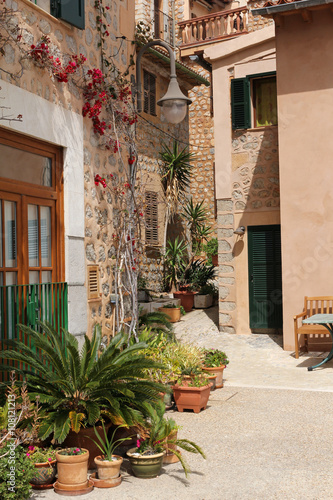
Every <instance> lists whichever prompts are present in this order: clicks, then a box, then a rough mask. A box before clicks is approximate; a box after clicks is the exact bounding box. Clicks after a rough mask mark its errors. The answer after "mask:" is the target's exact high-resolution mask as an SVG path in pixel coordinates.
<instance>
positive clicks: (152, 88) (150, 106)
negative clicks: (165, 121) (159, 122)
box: [143, 70, 156, 115]
mask: <svg viewBox="0 0 333 500" xmlns="http://www.w3.org/2000/svg"><path fill="white" fill-rule="evenodd" d="M143 89H144V107H143V109H144V112H145V113H149V114H150V115H156V76H155V75H152V74H150V73H148V72H147V71H145V70H144V71H143Z"/></svg>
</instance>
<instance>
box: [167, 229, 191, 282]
mask: <svg viewBox="0 0 333 500" xmlns="http://www.w3.org/2000/svg"><path fill="white" fill-rule="evenodd" d="M186 248H187V245H186V243H185V241H183V240H180V239H179V237H178V236H177V237H176V239H175V241H171V240H168V243H167V248H166V252H165V260H164V264H165V280H166V283H167V286H168V288H169V289H171V288H172V287H175V288H176V289H177V287H178V284H179V281H180V278H181V276H182V274H183V273H184V268H185V267H186Z"/></svg>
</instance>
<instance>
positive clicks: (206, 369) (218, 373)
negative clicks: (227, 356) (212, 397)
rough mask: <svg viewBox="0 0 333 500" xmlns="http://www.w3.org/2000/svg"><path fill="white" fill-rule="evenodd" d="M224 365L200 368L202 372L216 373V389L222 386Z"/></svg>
mask: <svg viewBox="0 0 333 500" xmlns="http://www.w3.org/2000/svg"><path fill="white" fill-rule="evenodd" d="M224 368H225V365H221V366H213V367H211V368H210V367H208V366H204V367H203V368H202V369H203V371H204V372H206V373H209V374H210V375H216V386H215V387H216V389H221V388H222V387H223V370H224Z"/></svg>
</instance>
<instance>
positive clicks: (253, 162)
mask: <svg viewBox="0 0 333 500" xmlns="http://www.w3.org/2000/svg"><path fill="white" fill-rule="evenodd" d="M232 170H233V173H232V199H233V200H234V202H235V206H234V208H235V211H238V212H239V211H240V212H241V211H245V210H251V211H252V210H267V209H270V208H274V207H279V204H280V198H279V196H280V190H279V158H278V130H277V127H267V128H265V129H260V130H254V129H253V130H251V131H243V130H236V131H234V132H233V140H232Z"/></svg>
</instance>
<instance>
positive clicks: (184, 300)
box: [173, 290, 195, 312]
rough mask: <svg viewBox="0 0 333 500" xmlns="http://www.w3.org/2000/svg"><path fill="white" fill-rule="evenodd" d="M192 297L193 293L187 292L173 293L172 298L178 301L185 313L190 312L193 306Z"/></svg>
mask: <svg viewBox="0 0 333 500" xmlns="http://www.w3.org/2000/svg"><path fill="white" fill-rule="evenodd" d="M194 295H195V292H189V291H188V290H184V291H181V292H173V296H174V298H175V299H180V303H181V305H182V306H183V308H184V309H185V312H190V311H192V309H193V305H194Z"/></svg>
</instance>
